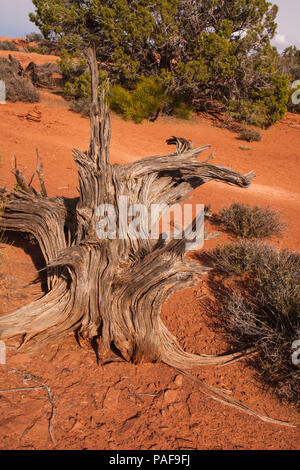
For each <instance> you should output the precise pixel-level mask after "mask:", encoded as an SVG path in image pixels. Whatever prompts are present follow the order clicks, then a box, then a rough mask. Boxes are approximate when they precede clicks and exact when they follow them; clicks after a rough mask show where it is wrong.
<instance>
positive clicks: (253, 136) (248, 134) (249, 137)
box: [239, 128, 262, 142]
mask: <svg viewBox="0 0 300 470" xmlns="http://www.w3.org/2000/svg"><path fill="white" fill-rule="evenodd" d="M239 139H240V140H246V141H247V142H259V141H260V140H261V139H262V135H261V133H260V132H259V131H257V130H255V129H246V128H245V129H243V130H242V131H241V132H240V134H239Z"/></svg>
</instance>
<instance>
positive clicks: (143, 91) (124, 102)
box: [109, 77, 168, 123]
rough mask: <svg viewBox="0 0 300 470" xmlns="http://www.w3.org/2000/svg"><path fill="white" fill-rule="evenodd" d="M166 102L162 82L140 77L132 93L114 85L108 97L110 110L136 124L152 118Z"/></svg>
mask: <svg viewBox="0 0 300 470" xmlns="http://www.w3.org/2000/svg"><path fill="white" fill-rule="evenodd" d="M167 101H168V97H167V95H166V94H165V90H164V87H163V85H162V80H161V79H159V78H158V77H142V78H141V79H140V80H139V81H138V82H137V84H136V86H135V88H134V89H133V90H132V91H129V90H126V89H125V88H123V87H122V86H121V85H115V86H113V87H112V88H111V90H110V96H109V104H110V107H111V109H112V110H113V111H115V112H116V113H118V114H122V116H123V117H124V119H126V120H129V119H131V120H133V121H134V122H136V123H140V122H142V121H143V120H144V119H151V118H154V117H155V116H156V115H157V114H158V113H159V112H160V111H161V110H162V108H163V106H164V104H165V103H166V102H167Z"/></svg>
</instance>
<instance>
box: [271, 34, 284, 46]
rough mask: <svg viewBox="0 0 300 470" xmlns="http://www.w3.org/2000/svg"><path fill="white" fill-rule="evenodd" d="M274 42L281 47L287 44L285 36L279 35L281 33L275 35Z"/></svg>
mask: <svg viewBox="0 0 300 470" xmlns="http://www.w3.org/2000/svg"><path fill="white" fill-rule="evenodd" d="M274 42H275V43H276V44H280V45H283V44H286V42H287V41H286V37H285V34H279V33H277V34H275V37H274Z"/></svg>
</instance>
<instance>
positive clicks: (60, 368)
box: [0, 51, 300, 450]
mask: <svg viewBox="0 0 300 470" xmlns="http://www.w3.org/2000/svg"><path fill="white" fill-rule="evenodd" d="M8 53H9V52H8V51H1V52H0V57H7V55H8ZM13 55H14V56H15V57H17V58H18V59H19V60H20V61H21V63H22V65H23V66H24V65H25V66H26V65H27V63H29V62H30V61H31V60H34V61H35V62H37V59H38V61H39V62H37V63H43V61H44V62H47V61H48V62H49V57H47V56H41V55H38V54H29V53H22V52H13ZM55 60H56V58H55V57H54V56H51V61H55ZM35 110H38V111H40V112H41V121H40V122H33V121H30V120H28V119H26V114H27V113H32V112H34V111H35ZM262 134H263V139H262V141H261V142H253V143H251V144H250V145H249V146H250V148H251V150H248V151H245V150H242V149H241V148H240V146H241V142H240V141H239V140H238V139H237V135H236V134H235V133H233V132H230V131H229V130H226V129H222V128H219V127H216V126H215V125H213V123H212V122H211V121H210V120H209V119H207V118H204V117H199V116H194V117H193V118H192V120H190V121H183V120H178V119H174V118H170V117H161V118H159V119H158V120H157V121H156V122H154V123H150V122H144V123H142V124H134V123H132V122H126V121H124V120H122V119H121V118H120V117H118V116H116V115H113V116H112V143H111V161H112V163H119V164H124V163H126V162H130V161H134V160H137V159H139V158H142V157H146V156H150V155H159V154H160V155H164V154H168V153H169V151H170V149H169V147H168V146H167V144H166V139H167V138H169V137H170V136H172V135H176V136H182V137H185V138H187V139H191V140H192V141H193V143H194V146H195V147H196V146H201V145H205V144H210V145H211V146H212V149H213V151H214V152H215V160H214V163H216V164H218V165H220V164H224V165H225V166H226V167H229V168H234V169H236V170H238V171H240V172H242V173H248V172H249V171H251V170H254V171H255V173H256V178H255V179H254V182H253V183H252V185H251V186H250V187H249V188H248V189H239V188H236V187H230V186H226V185H223V184H217V183H208V184H206V185H204V186H203V187H200V188H198V189H197V190H195V191H193V193H192V194H191V196H192V199H191V202H194V203H201V204H211V210H212V211H213V212H217V211H218V210H219V209H220V208H221V207H223V206H228V205H229V204H230V203H232V202H244V203H249V204H257V205H259V206H266V205H270V207H271V208H272V209H275V210H277V211H279V212H280V214H281V215H282V219H283V221H284V222H285V223H286V224H287V229H286V231H285V232H284V234H283V236H282V237H281V238H274V239H272V241H271V242H270V243H272V245H275V246H278V247H280V248H289V249H293V250H297V251H299V249H300V222H299V221H300V217H299V216H300V178H299V165H300V151H299V144H300V116H299V115H294V114H291V113H288V114H286V116H285V117H284V118H283V119H282V120H281V121H279V122H278V123H277V124H276V125H274V126H272V127H271V128H270V129H269V130H265V131H262ZM88 145H89V120H88V119H86V118H83V117H81V116H80V115H78V114H75V113H73V112H71V111H70V110H69V106H68V103H67V102H66V101H65V100H64V99H63V98H62V97H61V96H60V95H59V94H55V93H53V92H51V91H48V90H42V91H41V101H40V102H39V103H37V104H29V103H28V104H26V103H6V104H5V105H0V152H1V161H2V167H1V170H0V171H1V173H0V184H1V186H6V187H8V188H11V187H13V186H14V184H15V180H14V177H13V175H12V174H11V171H10V170H11V168H10V165H11V157H12V155H13V154H14V153H16V156H17V161H18V164H19V166H20V167H26V174H27V175H28V176H29V177H30V176H31V174H32V173H33V171H34V169H35V165H36V160H35V158H36V157H35V152H36V148H38V149H39V153H40V156H41V159H42V161H43V163H44V174H45V181H46V184H47V188H48V193H49V194H48V195H49V196H50V197H51V196H56V195H65V196H67V197H75V196H77V194H78V192H77V189H76V188H77V185H78V181H77V171H76V167H75V164H74V162H73V157H72V149H73V148H74V147H75V148H79V149H82V150H86V149H87V148H88ZM214 230H218V229H217V228H216V227H214V226H210V231H214ZM229 240H230V236H229V235H228V234H225V233H223V232H222V233H221V234H220V236H219V237H218V238H217V239H214V240H210V241H207V242H206V243H205V247H204V248H205V249H207V248H212V247H214V246H215V245H216V244H217V243H224V242H226V241H229ZM12 241H13V244H12V245H11V246H8V247H7V248H6V250H5V253H4V257H5V258H4V263H3V265H2V266H1V269H0V299H1V300H0V301H1V304H0V315H4V314H6V313H9V312H12V311H14V310H15V309H16V308H18V307H21V306H22V305H25V304H27V303H29V302H30V301H32V300H34V299H36V298H38V297H39V296H41V295H42V293H43V291H42V285H41V283H36V284H35V285H31V286H28V284H29V283H30V282H31V281H33V280H34V279H35V278H36V276H37V270H38V269H39V268H40V266H41V262H42V261H41V254H40V252H39V249H38V248H37V246H36V245H34V244H32V241H31V240H30V239H24V238H22V237H20V236H19V235H18V236H17V235H14V236H13V237H12ZM204 294H207V295H209V296H213V293H212V292H211V291H210V288H209V286H208V285H207V282H206V280H205V278H204V277H203V279H202V278H199V284H198V285H197V286H196V287H195V288H193V289H185V290H184V291H181V292H178V293H176V294H174V295H173V296H172V297H171V298H170V299H169V300H168V301H167V302H166V303H165V304H164V307H163V312H162V319H163V321H164V322H165V324H166V326H167V327H168V328H169V329H170V331H171V332H172V333H173V334H174V335H175V336H176V337H177V338H178V340H179V341H180V344H181V346H182V347H184V348H185V349H186V350H187V351H191V352H195V353H196V352H201V353H205V354H220V353H223V352H226V351H228V350H229V345H228V344H227V343H226V341H225V340H224V337H223V336H222V334H221V333H220V332H219V331H218V332H217V331H215V330H214V328H213V325H212V324H211V319H210V317H209V315H208V314H207V312H206V310H205V306H204V304H203V302H202V296H203V295H204ZM17 345H18V342H17V341H15V340H13V341H12V340H10V341H8V342H7V361H6V364H5V365H0V442H1V447H2V449H53V448H57V449H110V450H112V449H145V450H146V449H182V450H184V449H191V450H192V449H299V448H300V434H299V425H298V426H296V427H283V426H277V425H273V424H267V423H264V422H262V421H260V420H258V419H257V418H255V417H251V416H249V415H247V414H243V413H242V412H240V411H238V410H235V409H233V408H229V407H226V406H225V405H223V404H221V403H218V402H216V401H213V400H212V399H210V398H207V397H205V396H204V395H202V394H201V393H200V392H199V390H198V389H197V386H196V385H195V383H193V382H191V381H189V380H188V379H187V378H186V377H184V376H183V375H181V374H179V373H176V371H174V370H172V369H171V368H169V367H167V366H164V365H158V364H145V365H138V366H135V365H133V364H130V363H126V362H116V363H110V364H107V365H105V366H97V362H96V358H95V354H94V352H93V351H92V350H89V349H85V348H80V347H79V345H78V344H77V342H76V340H75V338H74V335H70V336H68V337H67V338H66V339H65V340H60V341H57V342H56V343H52V344H50V345H49V346H46V347H44V348H42V349H41V350H39V351H38V352H36V353H31V354H29V353H23V352H17V351H16V347H17ZM26 374H27V375H26ZM193 374H194V375H195V376H197V377H198V378H200V379H201V380H202V379H203V380H205V382H206V383H207V384H209V385H212V386H217V387H221V388H223V389H226V390H228V391H229V393H230V394H231V395H232V396H233V397H234V398H235V399H238V400H241V401H242V402H243V403H245V404H246V405H248V406H250V407H251V408H253V409H255V410H257V411H259V412H261V413H263V414H265V415H268V416H271V417H273V418H277V419H282V420H287V421H290V422H294V423H298V422H299V415H298V413H297V412H296V410H294V409H293V408H292V407H291V406H287V405H286V404H283V403H280V401H279V400H278V399H277V398H276V397H274V396H273V395H272V394H271V392H265V391H263V390H262V387H261V385H260V384H259V381H258V380H257V379H256V377H255V372H254V371H253V370H252V369H251V368H250V367H249V366H248V365H247V364H246V361H241V362H238V363H235V364H232V365H227V366H225V367H224V366H223V367H215V368H213V369H211V368H209V369H205V368H201V369H200V368H198V369H197V370H195V371H193ZM34 377H36V378H38V379H39V380H37V379H34ZM41 384H42V385H41ZM24 387H32V388H33V389H32V390H28V389H27V390H24V391H22V390H18V391H13V390H14V389H19V388H24ZM8 389H9V390H11V391H10V392H7V391H6V392H5V390H8ZM49 420H50V424H51V429H50V431H51V433H49ZM51 436H52V438H51Z"/></svg>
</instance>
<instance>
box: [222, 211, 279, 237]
mask: <svg viewBox="0 0 300 470" xmlns="http://www.w3.org/2000/svg"><path fill="white" fill-rule="evenodd" d="M215 221H216V222H217V223H219V224H221V225H223V226H225V227H226V229H227V230H228V231H229V232H231V233H232V234H234V235H237V236H238V237H241V238H268V237H272V236H280V235H281V234H282V232H283V230H284V228H285V226H284V224H283V223H282V222H281V220H280V216H279V214H278V213H277V212H275V211H273V210H271V209H270V208H269V207H266V208H262V207H259V206H250V205H245V204H241V203H233V204H231V205H230V206H229V207H224V208H223V209H222V210H221V211H220V213H219V214H218V215H217V216H216V217H215Z"/></svg>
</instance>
